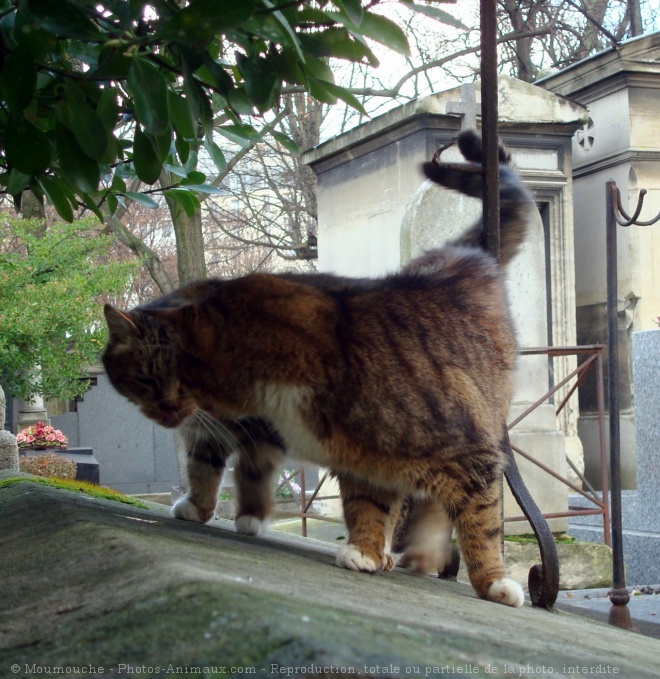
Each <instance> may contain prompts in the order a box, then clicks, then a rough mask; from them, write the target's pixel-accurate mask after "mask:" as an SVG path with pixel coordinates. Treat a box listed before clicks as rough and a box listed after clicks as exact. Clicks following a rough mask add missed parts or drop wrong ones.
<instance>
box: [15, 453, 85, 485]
mask: <svg viewBox="0 0 660 679" xmlns="http://www.w3.org/2000/svg"><path fill="white" fill-rule="evenodd" d="M19 467H20V470H21V471H22V472H25V473H26V474H34V476H50V477H55V478H58V479H75V478H76V463H75V462H74V461H73V460H69V459H67V458H66V457H63V456H62V455H57V454H56V453H41V454H40V455H34V456H33V457H26V458H24V459H23V460H21V461H20V464H19Z"/></svg>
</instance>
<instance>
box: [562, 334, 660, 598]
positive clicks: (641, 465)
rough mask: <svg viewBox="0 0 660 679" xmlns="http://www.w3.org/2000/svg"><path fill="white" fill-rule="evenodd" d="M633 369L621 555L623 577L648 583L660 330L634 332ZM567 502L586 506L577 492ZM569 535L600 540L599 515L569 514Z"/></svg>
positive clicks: (653, 547) (658, 442)
mask: <svg viewBox="0 0 660 679" xmlns="http://www.w3.org/2000/svg"><path fill="white" fill-rule="evenodd" d="M632 373H633V393H634V401H635V439H636V442H637V490H629V491H624V492H623V493H622V497H621V505H622V523H623V557H624V563H625V568H626V581H627V583H628V584H629V585H649V584H656V583H658V582H660V560H659V559H658V555H659V554H660V463H659V461H658V460H659V453H660V417H659V415H660V388H659V385H660V330H644V331H641V332H634V333H633V334H632ZM571 504H576V505H578V506H583V505H584V506H585V507H586V505H585V501H584V500H583V499H582V498H580V497H576V498H571ZM574 524H575V525H574ZM571 535H574V536H575V537H577V538H579V539H581V540H590V541H593V542H603V541H604V539H603V526H602V521H601V520H600V517H593V516H585V517H577V518H576V519H573V520H571Z"/></svg>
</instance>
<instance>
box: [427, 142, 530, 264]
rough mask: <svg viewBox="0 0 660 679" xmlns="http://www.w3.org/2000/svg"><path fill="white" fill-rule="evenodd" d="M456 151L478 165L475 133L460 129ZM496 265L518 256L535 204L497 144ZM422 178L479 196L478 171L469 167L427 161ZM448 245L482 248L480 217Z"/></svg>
mask: <svg viewBox="0 0 660 679" xmlns="http://www.w3.org/2000/svg"><path fill="white" fill-rule="evenodd" d="M457 143H458V148H459V149H460V151H461V153H462V154H463V157H464V158H465V159H466V160H467V161H469V162H470V163H475V164H479V165H480V164H481V163H482V152H481V136H480V134H479V133H478V132H476V131H475V130H464V131H463V132H461V133H460V135H459V136H458V139H457ZM499 159H500V264H501V265H502V266H506V265H507V264H508V263H509V262H510V261H511V260H512V259H513V258H514V257H515V255H516V254H517V253H518V250H519V248H520V244H521V243H522V242H523V241H524V240H525V235H526V233H527V226H528V224H529V221H530V218H531V217H532V215H533V214H534V213H535V212H536V210H537V208H536V203H535V202H534V199H533V198H532V195H531V194H530V193H529V191H528V190H527V188H526V187H525V185H524V184H523V183H522V181H521V180H520V178H519V177H518V174H517V173H516V172H515V171H514V170H513V168H511V166H510V163H511V155H510V154H509V153H508V152H507V150H506V149H505V148H504V146H502V145H501V144H500V146H499ZM422 170H423V172H424V174H425V175H426V177H427V178H428V179H430V180H431V181H433V182H436V183H437V184H441V185H442V186H446V187H447V188H449V189H453V190H454V191H459V192H460V193H464V194H465V195H467V196H472V197H473V198H481V197H482V196H483V174H482V172H480V171H479V169H478V168H476V167H475V168H474V171H471V168H470V165H465V166H464V169H460V167H459V166H457V165H452V164H443V163H442V162H439V161H435V160H431V161H429V162H427V163H424V164H423V165H422ZM451 244H452V245H457V246H467V247H476V248H481V249H483V250H486V249H487V246H486V232H485V229H484V226H483V220H482V219H481V218H480V219H479V220H478V221H477V222H476V223H475V224H474V225H473V226H472V227H471V228H470V229H468V230H467V231H466V232H465V233H464V234H462V235H461V236H460V237H459V238H457V239H456V240H454V241H452V243H451Z"/></svg>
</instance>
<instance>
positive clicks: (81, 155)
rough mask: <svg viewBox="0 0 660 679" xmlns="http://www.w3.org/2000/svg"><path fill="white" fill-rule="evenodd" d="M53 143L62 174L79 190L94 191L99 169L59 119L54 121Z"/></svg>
mask: <svg viewBox="0 0 660 679" xmlns="http://www.w3.org/2000/svg"><path fill="white" fill-rule="evenodd" d="M55 144H56V147H57V155H58V159H59V163H60V168H61V170H62V174H63V175H64V176H65V177H66V178H67V179H68V180H69V181H70V182H71V183H72V184H74V185H75V186H77V187H78V189H79V190H80V191H83V192H84V193H96V190H97V189H98V185H99V182H100V181H101V170H100V168H99V165H98V163H96V162H94V161H93V160H92V159H91V158H90V157H89V156H88V155H87V154H86V153H85V152H84V151H83V150H82V148H80V145H79V144H78V141H77V140H76V137H75V136H74V135H73V134H72V133H71V132H70V131H69V130H68V129H67V128H66V127H65V126H64V125H63V124H62V123H61V122H59V121H55Z"/></svg>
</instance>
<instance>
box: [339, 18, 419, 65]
mask: <svg viewBox="0 0 660 679" xmlns="http://www.w3.org/2000/svg"><path fill="white" fill-rule="evenodd" d="M327 14H328V16H330V17H331V18H332V19H333V20H334V21H337V22H338V23H343V24H344V25H345V26H346V28H347V29H348V30H349V31H350V33H351V34H352V35H353V37H354V38H355V39H356V40H360V41H363V40H364V37H367V38H371V39H372V40H375V41H376V42H379V43H381V44H382V45H385V46H386V47H389V48H390V49H392V50H394V51H395V52H399V53H400V54H403V55H404V56H406V57H407V56H410V45H409V44H408V38H406V34H405V33H404V32H403V30H402V29H401V28H400V27H399V26H397V25H396V24H395V23H394V22H393V21H391V20H390V19H387V18H386V17H384V16H380V15H379V14H373V13H369V12H366V13H365V14H364V16H363V17H362V22H361V23H360V25H359V26H356V25H355V24H354V23H352V22H351V21H349V20H347V18H346V17H345V16H344V15H342V14H341V13H339V12H327Z"/></svg>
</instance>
